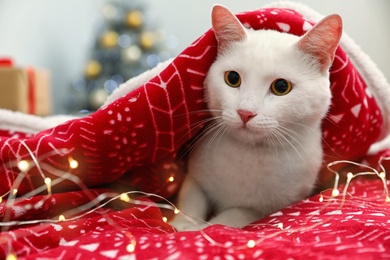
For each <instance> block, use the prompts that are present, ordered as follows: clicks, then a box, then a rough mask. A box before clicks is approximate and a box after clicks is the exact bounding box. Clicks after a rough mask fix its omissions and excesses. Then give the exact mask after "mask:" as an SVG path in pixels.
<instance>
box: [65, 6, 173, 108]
mask: <svg viewBox="0 0 390 260" xmlns="http://www.w3.org/2000/svg"><path fill="white" fill-rule="evenodd" d="M101 14H102V15H101V19H100V23H101V24H100V25H99V30H98V33H97V37H96V40H95V42H94V46H93V48H92V51H91V54H90V59H89V60H88V62H87V64H86V66H85V70H84V73H83V75H82V76H81V77H80V78H79V79H76V80H75V81H74V82H73V83H72V87H71V91H70V96H69V97H68V99H67V104H66V106H67V108H68V111H69V112H70V113H75V112H79V111H94V110H97V109H98V108H99V107H100V106H101V105H102V104H103V103H104V101H105V100H106V98H107V96H108V95H109V94H110V93H111V92H112V91H114V89H115V88H117V87H118V86H119V85H120V84H121V83H123V82H125V81H126V80H128V79H129V78H132V77H134V76H136V75H139V74H140V73H142V72H144V71H146V70H148V69H150V68H153V67H154V66H156V65H157V64H158V63H159V62H161V61H164V60H167V59H168V58H170V57H171V56H172V54H171V52H172V50H173V49H174V48H175V47H176V46H177V38H176V37H174V36H172V35H167V32H166V31H165V30H163V29H160V28H156V26H155V24H156V21H155V17H156V15H155V14H153V13H150V12H148V10H147V8H146V7H145V6H144V5H142V4H141V2H140V1H135V0H132V1H126V0H111V1H108V2H107V3H105V4H104V5H103V7H102V12H101Z"/></svg>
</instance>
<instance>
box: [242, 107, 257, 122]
mask: <svg viewBox="0 0 390 260" xmlns="http://www.w3.org/2000/svg"><path fill="white" fill-rule="evenodd" d="M237 113H238V114H239V115H240V117H241V120H242V122H244V124H246V123H247V122H248V121H249V120H251V119H252V118H254V117H255V116H257V114H255V113H253V112H251V111H248V110H245V109H238V110H237Z"/></svg>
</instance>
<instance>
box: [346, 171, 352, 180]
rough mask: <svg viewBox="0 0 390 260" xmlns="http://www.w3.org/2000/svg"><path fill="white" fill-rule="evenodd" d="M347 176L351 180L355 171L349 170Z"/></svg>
mask: <svg viewBox="0 0 390 260" xmlns="http://www.w3.org/2000/svg"><path fill="white" fill-rule="evenodd" d="M347 178H348V181H350V180H351V179H352V178H353V173H352V172H349V173H348V174H347Z"/></svg>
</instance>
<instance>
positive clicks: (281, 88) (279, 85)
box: [271, 79, 292, 96]
mask: <svg viewBox="0 0 390 260" xmlns="http://www.w3.org/2000/svg"><path fill="white" fill-rule="evenodd" d="M291 89H292V84H291V82H290V81H288V80H285V79H275V80H274V81H273V82H272V83H271V91H272V93H274V94H275V95H277V96H284V95H287V94H288V93H289V92H290V91H291Z"/></svg>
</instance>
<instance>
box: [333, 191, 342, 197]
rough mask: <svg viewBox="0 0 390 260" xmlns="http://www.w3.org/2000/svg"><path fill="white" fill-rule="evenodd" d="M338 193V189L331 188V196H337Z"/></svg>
mask: <svg viewBox="0 0 390 260" xmlns="http://www.w3.org/2000/svg"><path fill="white" fill-rule="evenodd" d="M339 195H340V191H339V190H338V189H333V190H332V197H337V196H339Z"/></svg>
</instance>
